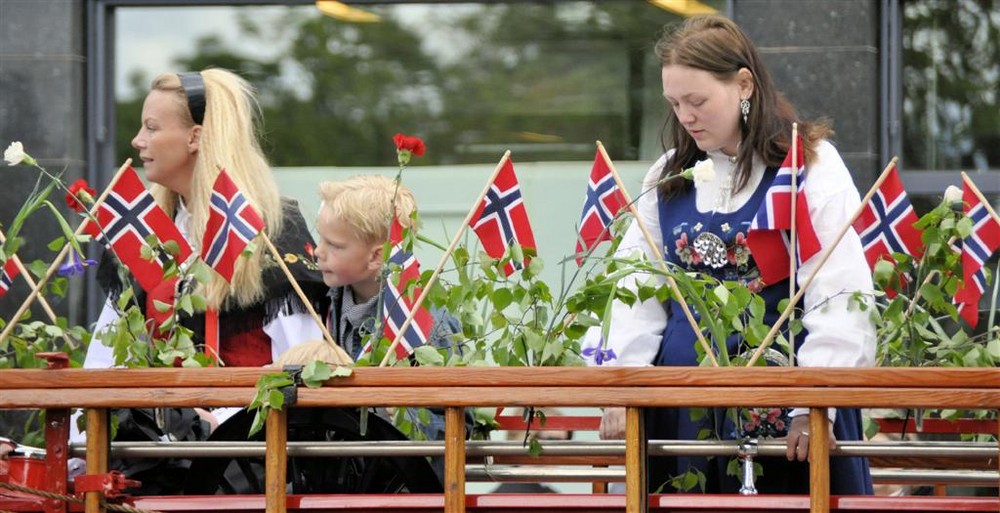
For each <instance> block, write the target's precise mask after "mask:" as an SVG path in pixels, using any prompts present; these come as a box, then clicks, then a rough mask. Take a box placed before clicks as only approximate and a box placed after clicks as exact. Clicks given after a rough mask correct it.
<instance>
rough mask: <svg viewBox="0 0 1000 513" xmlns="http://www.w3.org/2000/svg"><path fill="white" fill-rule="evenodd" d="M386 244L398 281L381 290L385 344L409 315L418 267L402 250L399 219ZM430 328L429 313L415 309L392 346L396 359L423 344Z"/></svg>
mask: <svg viewBox="0 0 1000 513" xmlns="http://www.w3.org/2000/svg"><path fill="white" fill-rule="evenodd" d="M389 243H390V244H391V249H390V253H389V258H388V261H387V262H386V263H387V264H389V265H392V266H398V267H399V268H400V271H399V279H398V280H392V279H389V280H386V284H385V287H383V289H382V294H383V297H382V326H383V328H382V332H383V334H384V335H385V337H386V338H388V339H389V340H395V339H396V337H397V336H398V334H399V330H400V328H402V326H403V324H404V323H405V322H406V318H407V317H408V316H409V315H410V312H411V311H413V308H414V303H415V300H416V298H417V297H419V296H420V293H421V289H420V288H419V287H416V288H413V289H412V290H411V289H409V287H408V285H409V283H410V282H411V281H413V280H419V279H420V263H419V262H418V261H417V257H415V256H414V255H413V253H412V252H410V251H408V250H407V249H406V248H405V244H404V243H403V226H402V225H401V224H400V223H399V219H395V218H394V219H393V222H392V228H391V229H390V231H389ZM408 291H409V293H408ZM433 328H434V318H433V317H432V316H431V313H430V311H428V310H427V308H425V307H424V306H423V305H421V306H419V307H418V310H417V312H416V314H415V315H414V316H413V321H411V322H410V325H409V326H408V327H407V328H406V333H405V334H404V335H403V336H402V337H399V342H398V343H397V344H396V358H397V359H403V358H406V357H408V356H409V355H411V354H413V350H414V349H415V348H417V347H419V346H422V345H424V344H426V343H427V341H428V340H429V338H430V335H431V330H432V329H433ZM362 352H364V350H362Z"/></svg>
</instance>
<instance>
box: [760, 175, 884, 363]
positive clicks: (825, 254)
mask: <svg viewBox="0 0 1000 513" xmlns="http://www.w3.org/2000/svg"><path fill="white" fill-rule="evenodd" d="M898 161H899V157H893V158H892V160H890V161H889V164H887V165H886V166H885V169H883V170H882V174H880V175H879V177H878V180H875V183H874V184H873V185H872V187H871V189H869V191H868V194H865V197H864V198H862V199H861V205H859V206H858V208H857V210H855V211H854V214H853V215H851V218H850V219H849V220H848V222H847V224H846V225H844V227H843V228H841V229H840V232H839V233H837V236H836V237H834V238H833V242H832V243H831V244H830V245H829V246H827V247H826V249H824V250H823V254H822V255H820V258H819V261H818V262H817V263H816V267H815V268H813V270H812V272H810V273H809V276H808V277H806V279H805V281H804V282H802V286H801V287H799V291H798V292H796V293H795V296H793V297H792V299H791V300H790V301H789V302H788V305H787V306H785V310H784V311H783V312H781V317H779V318H778V321H777V322H775V323H774V326H771V331H769V332H768V333H767V336H766V337H764V340H762V341H761V343H760V346H759V347H757V350H756V351H754V353H753V357H751V358H750V361H749V362H747V367H753V365H754V364H755V363H757V360H758V359H759V358H760V355H761V354H763V353H764V349H767V346H769V345H771V342H772V341H773V340H774V337H775V335H777V334H778V331H779V330H780V329H781V325H782V323H784V322H785V321H786V320H788V316H789V315H791V311H792V310H793V309H794V308H795V305H796V304H797V303H798V302H799V300H800V299H802V296H803V295H804V293H805V291H806V289H807V288H809V285H810V284H811V283H812V281H813V278H815V277H816V274H817V273H818V272H819V270H820V269H822V268H823V264H825V263H826V261H827V260H828V259H829V258H830V255H831V254H833V250H834V249H835V248H836V247H837V245H838V244H840V241H841V239H843V238H844V235H847V230H850V229H851V228H852V227H853V226H854V221H856V220H857V219H858V216H860V215H861V213H862V212H864V211H865V209H866V208H868V202H869V201H870V200H871V199H872V196H874V195H875V193H876V192H878V189H879V187H881V186H882V182H884V181H885V179H886V178H888V177H889V172H890V171H892V169H893V168H894V167H896V162H898Z"/></svg>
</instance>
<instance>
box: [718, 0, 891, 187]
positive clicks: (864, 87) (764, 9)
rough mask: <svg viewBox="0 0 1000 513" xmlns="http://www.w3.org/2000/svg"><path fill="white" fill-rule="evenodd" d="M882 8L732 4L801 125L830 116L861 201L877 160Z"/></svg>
mask: <svg viewBox="0 0 1000 513" xmlns="http://www.w3.org/2000/svg"><path fill="white" fill-rule="evenodd" d="M879 16H880V12H879V2H877V1H875V0H834V1H831V0H733V19H734V20H736V22H737V23H739V24H740V26H741V27H743V29H744V30H745V31H746V32H747V33H748V34H749V35H750V38H751V39H752V40H753V41H754V43H755V44H756V45H757V47H758V48H759V49H760V51H761V54H762V58H763V59H764V61H765V62H766V63H767V66H768V69H769V70H770V71H771V74H772V76H773V77H772V78H773V79H774V81H775V83H776V84H777V86H778V88H779V89H780V90H781V91H783V92H784V93H785V95H786V96H787V97H788V99H789V100H791V101H792V103H793V104H794V105H795V106H796V107H797V108H798V111H799V115H800V116H801V117H803V118H804V119H814V118H818V117H827V118H830V119H832V121H833V128H834V130H835V131H836V135H835V137H834V143H835V144H836V146H837V149H838V150H839V151H840V154H841V156H843V158H844V161H845V162H846V163H847V167H848V168H849V169H850V170H851V172H852V173H853V175H854V180H855V182H856V183H857V184H858V187H859V188H860V189H861V193H862V194H863V193H864V192H865V191H866V190H867V188H868V186H870V184H871V183H873V182H874V181H875V177H876V176H877V175H878V173H879V172H880V171H881V170H882V167H884V165H885V164H886V162H882V156H881V155H880V153H879V79H880V70H879V66H880V64H879V33H878V27H879Z"/></svg>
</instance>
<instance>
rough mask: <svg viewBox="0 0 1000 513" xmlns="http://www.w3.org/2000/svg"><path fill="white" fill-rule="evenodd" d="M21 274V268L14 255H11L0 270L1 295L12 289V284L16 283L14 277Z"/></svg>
mask: <svg viewBox="0 0 1000 513" xmlns="http://www.w3.org/2000/svg"><path fill="white" fill-rule="evenodd" d="M18 274H21V269H19V268H18V267H17V264H16V263H15V262H14V256H13V255H11V256H10V258H8V259H7V262H6V263H5V264H3V271H0V296H3V295H4V294H6V293H7V291H9V290H10V287H11V285H13V284H14V278H17V275H18Z"/></svg>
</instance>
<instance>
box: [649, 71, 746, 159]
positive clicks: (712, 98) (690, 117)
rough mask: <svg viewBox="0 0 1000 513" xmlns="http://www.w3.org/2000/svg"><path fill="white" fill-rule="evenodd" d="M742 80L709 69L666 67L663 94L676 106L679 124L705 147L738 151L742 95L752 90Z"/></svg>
mask: <svg viewBox="0 0 1000 513" xmlns="http://www.w3.org/2000/svg"><path fill="white" fill-rule="evenodd" d="M741 73H742V70H741ZM741 82H742V80H740V79H737V80H734V81H733V82H723V81H721V80H719V79H717V78H715V76H714V75H712V74H711V73H709V72H707V71H704V70H700V69H696V68H691V67H688V66H681V65H676V64H671V65H667V66H664V67H663V97H664V98H666V99H667V102H669V103H670V106H671V107H672V108H673V109H674V114H675V115H676V116H677V120H678V121H679V122H680V125H681V126H682V127H683V128H684V130H686V131H687V133H688V134H689V135H691V137H692V138H693V139H694V141H695V144H697V145H698V148H699V149H701V150H703V151H717V150H722V152H723V153H725V154H727V155H736V151H737V146H738V145H739V142H740V116H741V115H740V107H739V105H740V99H742V98H747V97H749V96H750V90H748V89H747V86H746V85H745V84H744V85H741ZM751 83H752V81H751ZM751 87H752V86H751ZM752 107H753V106H751V108H752Z"/></svg>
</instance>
